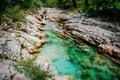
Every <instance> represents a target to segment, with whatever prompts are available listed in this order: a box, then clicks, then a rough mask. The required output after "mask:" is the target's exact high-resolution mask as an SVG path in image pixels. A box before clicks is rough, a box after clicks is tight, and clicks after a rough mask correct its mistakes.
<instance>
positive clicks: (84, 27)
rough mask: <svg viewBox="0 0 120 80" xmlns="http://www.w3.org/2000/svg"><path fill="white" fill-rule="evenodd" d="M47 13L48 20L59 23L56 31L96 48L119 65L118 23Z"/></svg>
mask: <svg viewBox="0 0 120 80" xmlns="http://www.w3.org/2000/svg"><path fill="white" fill-rule="evenodd" d="M47 11H48V20H51V21H57V22H59V23H60V25H59V26H58V28H59V29H55V30H56V31H58V32H62V33H64V34H66V35H69V36H71V37H73V38H74V39H76V40H78V41H79V40H82V41H85V42H87V43H89V44H92V45H94V46H96V47H97V48H98V50H99V52H100V53H102V54H103V55H105V56H106V57H108V58H110V59H111V60H113V61H115V62H116V63H118V64H120V25H119V23H110V22H102V20H96V19H93V18H87V17H85V15H84V14H81V13H71V12H70V13H69V12H67V13H66V12H64V11H61V10H55V9H52V10H51V9H47ZM54 13H55V14H54ZM53 14H54V15H53ZM49 16H50V17H49ZM51 16H52V18H51Z"/></svg>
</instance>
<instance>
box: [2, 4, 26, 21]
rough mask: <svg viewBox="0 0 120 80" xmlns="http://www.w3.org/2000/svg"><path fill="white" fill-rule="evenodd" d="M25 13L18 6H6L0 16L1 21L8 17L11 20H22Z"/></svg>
mask: <svg viewBox="0 0 120 80" xmlns="http://www.w3.org/2000/svg"><path fill="white" fill-rule="evenodd" d="M24 17H25V13H24V11H23V10H21V9H20V6H15V7H13V8H7V9H6V10H5V12H4V13H3V15H2V17H1V21H2V22H4V21H6V22H7V21H8V20H9V19H11V20H13V21H24Z"/></svg>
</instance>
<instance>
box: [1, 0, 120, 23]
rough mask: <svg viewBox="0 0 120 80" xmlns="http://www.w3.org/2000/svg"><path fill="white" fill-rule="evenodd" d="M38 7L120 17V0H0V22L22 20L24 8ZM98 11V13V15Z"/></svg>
mask: <svg viewBox="0 0 120 80" xmlns="http://www.w3.org/2000/svg"><path fill="white" fill-rule="evenodd" d="M40 7H56V8H62V9H67V10H74V11H80V12H86V13H87V14H89V15H94V16H101V15H102V16H109V17H113V18H114V19H115V20H119V19H118V17H120V15H119V12H120V0H1V3H0V23H1V22H5V21H8V20H9V19H12V20H13V21H19V20H23V18H24V16H25V12H24V10H26V9H31V8H40ZM98 13H99V15H98Z"/></svg>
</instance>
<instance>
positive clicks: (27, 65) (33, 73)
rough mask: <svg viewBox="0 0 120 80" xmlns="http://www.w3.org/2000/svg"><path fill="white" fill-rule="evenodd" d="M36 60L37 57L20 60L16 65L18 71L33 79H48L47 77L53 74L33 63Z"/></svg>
mask: <svg viewBox="0 0 120 80" xmlns="http://www.w3.org/2000/svg"><path fill="white" fill-rule="evenodd" d="M34 60H35V58H34V59H28V60H26V61H25V60H22V61H19V62H18V63H17V64H16V65H15V68H16V69H17V71H19V72H21V73H24V74H25V75H26V76H27V77H29V78H31V80H46V78H50V77H51V76H50V74H49V73H48V72H47V71H44V70H42V69H41V68H40V66H36V64H35V63H33V62H34Z"/></svg>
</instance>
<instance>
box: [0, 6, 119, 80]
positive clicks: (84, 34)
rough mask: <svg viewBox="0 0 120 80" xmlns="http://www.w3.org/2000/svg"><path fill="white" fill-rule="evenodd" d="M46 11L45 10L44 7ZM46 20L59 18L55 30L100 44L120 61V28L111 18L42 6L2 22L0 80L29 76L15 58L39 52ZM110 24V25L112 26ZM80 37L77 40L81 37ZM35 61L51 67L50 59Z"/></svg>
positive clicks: (61, 79) (24, 79) (67, 78)
mask: <svg viewBox="0 0 120 80" xmlns="http://www.w3.org/2000/svg"><path fill="white" fill-rule="evenodd" d="M45 10H46V11H47V13H46V14H43V13H44V11H45ZM46 21H51V22H58V23H59V26H58V28H55V31H58V32H60V33H63V34H65V35H67V36H71V37H72V38H74V39H77V40H78V39H79V40H83V41H85V42H87V43H89V44H92V45H95V46H96V47H98V50H99V51H100V52H101V53H102V54H107V56H109V57H110V59H112V60H113V61H115V62H117V63H118V64H120V28H119V25H117V24H116V25H115V24H112V23H108V22H101V21H96V20H94V19H90V18H86V17H85V16H84V14H80V13H72V12H64V11H62V10H59V9H55V8H42V9H40V10H38V11H37V13H36V14H33V13H31V14H29V15H27V16H26V22H14V23H13V22H10V23H9V24H1V25H0V80H2V79H5V80H18V79H19V80H30V78H28V77H26V76H25V75H24V74H21V73H19V72H18V71H16V70H15V68H14V67H13V65H14V64H16V61H19V60H21V59H23V60H26V59H28V58H32V57H34V56H36V55H37V53H38V52H39V48H40V47H41V46H42V45H43V44H44V43H45V40H44V37H45V35H44V34H43V31H44V29H43V28H44V25H45V22H46ZM109 28H110V29H109ZM79 40H78V41H79ZM36 63H37V64H40V65H42V67H43V69H44V70H49V63H47V62H45V61H42V59H39V57H38V58H37V59H36ZM53 78H54V79H55V80H72V77H70V76H61V77H60V76H53Z"/></svg>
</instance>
